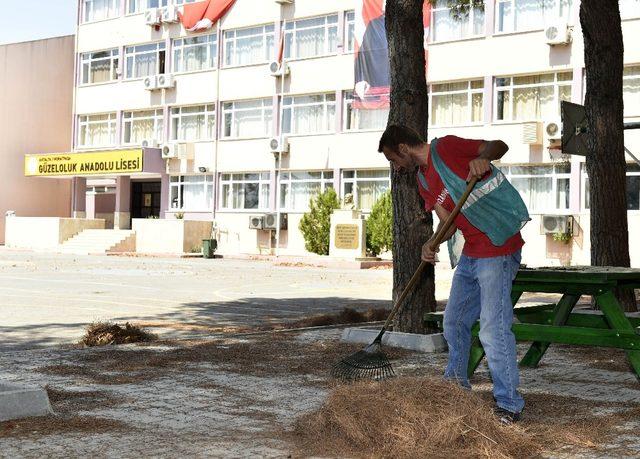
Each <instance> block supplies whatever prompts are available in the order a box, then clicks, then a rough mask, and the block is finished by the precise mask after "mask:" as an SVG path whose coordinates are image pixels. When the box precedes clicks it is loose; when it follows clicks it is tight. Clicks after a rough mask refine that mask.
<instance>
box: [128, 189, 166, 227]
mask: <svg viewBox="0 0 640 459" xmlns="http://www.w3.org/2000/svg"><path fill="white" fill-rule="evenodd" d="M149 217H156V218H160V182H131V218H149Z"/></svg>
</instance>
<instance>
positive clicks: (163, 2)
mask: <svg viewBox="0 0 640 459" xmlns="http://www.w3.org/2000/svg"><path fill="white" fill-rule="evenodd" d="M150 1H152V0H127V3H126V5H125V13H124V14H125V16H133V15H136V14H142V13H144V12H145V11H146V10H148V9H149V8H164V7H167V6H169V5H170V4H171V1H172V0H157V1H158V5H159V6H149V2H150ZM131 5H136V8H135V9H134V11H131Z"/></svg>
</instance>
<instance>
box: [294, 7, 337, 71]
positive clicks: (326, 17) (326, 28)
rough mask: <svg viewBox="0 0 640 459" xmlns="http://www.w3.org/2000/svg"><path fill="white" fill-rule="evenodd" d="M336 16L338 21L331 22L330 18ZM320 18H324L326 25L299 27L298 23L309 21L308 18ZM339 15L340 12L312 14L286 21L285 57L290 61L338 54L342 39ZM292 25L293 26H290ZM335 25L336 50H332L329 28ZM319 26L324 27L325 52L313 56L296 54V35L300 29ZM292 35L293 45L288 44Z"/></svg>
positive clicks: (317, 27)
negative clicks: (294, 51) (294, 50)
mask: <svg viewBox="0 0 640 459" xmlns="http://www.w3.org/2000/svg"><path fill="white" fill-rule="evenodd" d="M332 17H335V18H336V22H335V23H334V22H329V18H332ZM320 18H324V25H322V26H307V27H304V26H303V27H298V26H297V24H299V23H301V22H304V21H308V20H312V19H320ZM339 24H340V21H339V15H338V13H332V14H322V15H319V16H311V17H306V18H296V19H294V20H291V21H285V22H284V51H283V56H284V59H286V60H288V61H294V60H302V59H314V58H318V57H327V56H335V55H337V54H338V44H339V43H338V41H339V40H340V33H339V32H340V31H339ZM290 25H291V27H289V26H290ZM333 27H335V29H336V49H335V51H331V50H330V45H329V43H330V34H329V29H331V28H333ZM319 28H324V50H323V52H321V53H320V54H314V55H312V56H304V57H299V56H298V55H297V54H296V55H294V54H293V49H292V48H295V46H294V45H295V42H296V36H297V33H298V31H301V30H303V31H304V30H311V29H319ZM289 36H291V45H290V46H288V43H289V42H288V37H289Z"/></svg>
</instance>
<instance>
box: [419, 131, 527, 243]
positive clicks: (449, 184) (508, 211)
mask: <svg viewBox="0 0 640 459" xmlns="http://www.w3.org/2000/svg"><path fill="white" fill-rule="evenodd" d="M437 144H438V139H433V140H432V141H431V158H432V161H433V165H434V167H435V169H436V172H437V173H438V175H439V176H440V179H442V182H443V183H444V186H445V187H446V189H447V190H448V191H449V194H450V195H451V199H453V201H454V202H455V203H457V202H458V201H459V200H460V197H461V196H462V195H463V194H464V192H465V190H466V188H467V183H466V182H465V180H464V179H462V178H460V177H459V176H458V175H457V174H456V173H455V172H453V171H452V170H451V169H450V168H449V167H448V166H447V165H446V164H445V162H444V161H443V160H442V158H440V156H439V155H438V151H437V149H436V145H437ZM418 175H419V180H420V181H421V182H422V181H423V180H424V176H422V174H418ZM425 182H426V180H425ZM461 212H462V215H464V216H465V217H466V218H467V220H469V222H470V223H471V224H472V225H473V226H475V227H476V228H478V229H479V230H480V231H482V232H483V233H484V234H486V236H487V237H488V238H489V240H490V241H491V243H492V244H493V245H495V246H498V247H499V246H501V245H503V244H504V243H505V242H507V240H508V239H509V238H510V237H512V236H513V235H514V234H516V233H517V232H518V231H520V230H521V229H522V227H523V226H524V225H525V224H526V223H527V222H528V221H529V220H531V218H529V212H528V211H527V206H526V205H525V203H524V201H523V200H522V198H521V197H520V194H519V193H518V191H517V190H516V189H515V188H514V187H513V185H511V183H509V181H508V180H507V179H506V177H505V176H504V174H503V173H502V172H500V170H499V169H498V168H497V167H495V166H493V165H491V174H490V175H489V177H488V178H486V179H484V180H482V181H479V182H478V183H477V184H476V186H475V188H474V189H473V191H472V192H471V194H470V195H469V198H468V199H467V202H465V204H464V205H463V206H462V210H461Z"/></svg>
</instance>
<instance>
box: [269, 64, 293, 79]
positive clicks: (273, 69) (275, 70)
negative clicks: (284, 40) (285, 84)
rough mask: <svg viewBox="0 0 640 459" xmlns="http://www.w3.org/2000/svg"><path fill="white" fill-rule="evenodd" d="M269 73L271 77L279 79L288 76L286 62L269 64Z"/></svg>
mask: <svg viewBox="0 0 640 459" xmlns="http://www.w3.org/2000/svg"><path fill="white" fill-rule="evenodd" d="M269 72H270V73H271V76H272V77H281V76H284V75H289V66H288V65H287V63H286V62H278V61H272V62H271V63H270V64H269Z"/></svg>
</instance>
